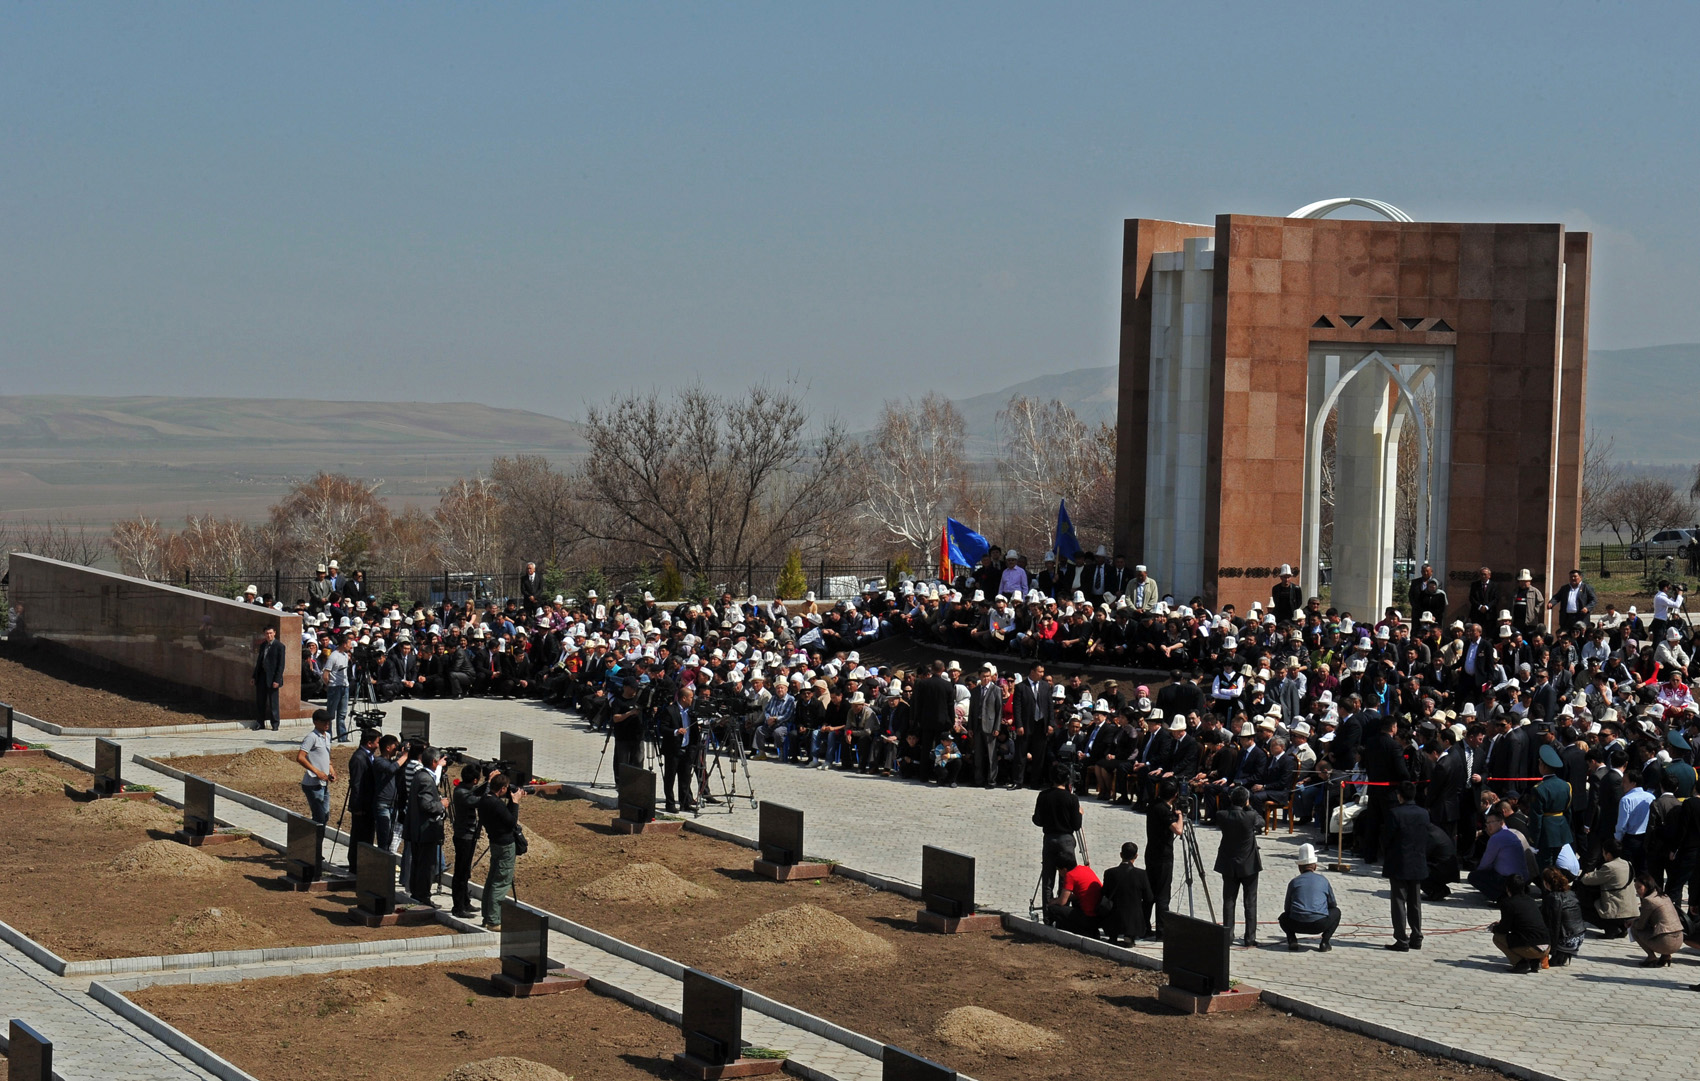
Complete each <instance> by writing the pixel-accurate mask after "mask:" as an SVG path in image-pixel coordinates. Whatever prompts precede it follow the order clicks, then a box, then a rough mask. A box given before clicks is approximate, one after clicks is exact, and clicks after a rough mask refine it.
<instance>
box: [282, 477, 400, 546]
mask: <svg viewBox="0 0 1700 1081" xmlns="http://www.w3.org/2000/svg"><path fill="white" fill-rule="evenodd" d="M383 483H384V482H383V481H381V480H380V481H372V482H368V481H365V480H359V479H356V478H354V477H349V476H345V475H343V474H341V473H319V474H317V475H316V476H314V477H313V478H312V479H310V480H304V481H302V482H300V483H299V484H297V485H295V487H293V488H291V489H290V490H289V494H288V495H286V496H284V497H283V499H282V500H280V501H279V502H278V503H277V504H275V505H274V506H273V507H272V508H271V521H272V525H273V526H275V527H276V528H277V531H278V534H279V536H280V537H282V538H283V539H284V540H285V541H286V542H287V543H288V544H289V546H290V547H291V549H292V550H293V554H294V555H296V556H298V557H301V558H305V559H307V560H308V561H311V562H324V561H325V560H329V559H340V560H342V561H343V562H353V561H355V560H357V559H360V558H361V557H363V556H365V555H366V554H367V552H368V551H369V550H371V548H372V546H373V544H374V542H375V540H376V539H377V537H378V536H379V535H381V534H382V533H383V530H384V525H385V522H386V521H387V520H388V518H389V511H388V510H387V509H386V508H385V507H384V504H383V503H382V502H381V501H379V499H378V496H377V491H378V489H379V488H380V487H381V486H382V485H383Z"/></svg>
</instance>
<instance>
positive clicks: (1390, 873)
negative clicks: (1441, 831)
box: [1381, 781, 1429, 953]
mask: <svg viewBox="0 0 1700 1081" xmlns="http://www.w3.org/2000/svg"><path fill="white" fill-rule="evenodd" d="M1395 791H1396V792H1397V793H1398V800H1399V802H1398V804H1397V805H1396V806H1394V807H1392V808H1390V809H1389V811H1388V813H1387V828H1386V831H1385V837H1386V842H1387V845H1386V851H1385V853H1384V855H1385V856H1386V858H1385V859H1384V860H1383V861H1382V865H1381V869H1382V873H1383V874H1385V875H1386V876H1387V877H1388V879H1389V880H1390V882H1391V885H1392V896H1393V941H1392V942H1391V943H1390V944H1388V946H1387V948H1388V949H1390V950H1395V951H1397V952H1399V953H1405V952H1406V951H1408V950H1420V949H1422V948H1423V901H1422V894H1421V890H1420V887H1421V886H1422V884H1423V880H1424V879H1426V878H1428V827H1429V818H1428V812H1427V811H1425V810H1423V809H1422V808H1421V807H1419V806H1417V785H1416V782H1415V781H1400V782H1399V785H1398V788H1397V789H1395ZM1407 925H1408V929H1407Z"/></svg>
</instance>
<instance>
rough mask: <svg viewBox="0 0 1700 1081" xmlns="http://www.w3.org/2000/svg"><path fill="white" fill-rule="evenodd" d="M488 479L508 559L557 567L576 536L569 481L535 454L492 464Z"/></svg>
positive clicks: (572, 492) (547, 461)
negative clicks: (499, 514) (503, 529)
mask: <svg viewBox="0 0 1700 1081" xmlns="http://www.w3.org/2000/svg"><path fill="white" fill-rule="evenodd" d="M490 479H491V481H493V482H494V484H495V494H496V498H497V499H499V500H501V502H502V520H503V522H504V524H505V526H506V528H507V533H508V537H507V542H508V551H507V552H506V553H505V554H506V555H507V556H508V558H509V559H512V560H516V561H517V560H526V559H529V560H535V561H536V562H538V563H540V564H543V565H545V566H547V565H549V564H555V565H557V566H558V565H559V564H560V562H561V560H562V559H563V558H565V557H566V554H567V552H568V551H569V550H570V549H571V547H572V544H573V542H574V541H575V540H577V539H578V536H579V534H578V533H577V531H576V530H574V528H573V524H572V523H573V517H574V515H573V504H574V499H575V495H576V491H575V489H574V487H573V482H572V478H570V477H568V476H567V475H566V474H565V473H563V472H561V471H560V470H558V469H556V468H555V467H554V466H552V465H550V464H549V460H548V459H547V458H545V457H543V456H542V455H540V454H519V455H515V456H514V457H512V458H497V459H495V460H494V461H492V462H491V463H490Z"/></svg>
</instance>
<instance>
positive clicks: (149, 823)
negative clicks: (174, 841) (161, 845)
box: [72, 799, 181, 830]
mask: <svg viewBox="0 0 1700 1081" xmlns="http://www.w3.org/2000/svg"><path fill="white" fill-rule="evenodd" d="M72 813H73V814H75V815H76V817H77V822H78V824H80V825H86V826H96V827H99V828H101V829H109V830H117V829H124V830H132V829H133V830H175V829H176V828H177V827H178V826H179V825H181V819H180V818H178V816H177V815H175V814H173V813H172V812H170V811H167V810H166V809H165V808H164V807H162V806H160V805H159V804H157V803H154V802H153V801H152V800H149V801H147V802H142V801H140V800H133V799H100V800H95V801H94V802H93V803H80V804H78V805H77V809H76V810H75V811H73V812H72Z"/></svg>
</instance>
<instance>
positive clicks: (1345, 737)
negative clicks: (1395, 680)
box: [1331, 692, 1376, 773]
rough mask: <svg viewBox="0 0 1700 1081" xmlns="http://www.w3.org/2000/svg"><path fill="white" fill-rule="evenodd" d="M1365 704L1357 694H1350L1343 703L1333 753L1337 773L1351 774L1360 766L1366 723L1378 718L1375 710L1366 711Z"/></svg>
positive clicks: (1335, 733)
mask: <svg viewBox="0 0 1700 1081" xmlns="http://www.w3.org/2000/svg"><path fill="white" fill-rule="evenodd" d="M1363 704H1364V703H1363V698H1362V697H1361V696H1359V695H1358V694H1357V693H1356V692H1353V693H1352V694H1348V695H1347V696H1346V698H1345V700H1344V701H1343V702H1342V703H1341V708H1342V712H1341V716H1340V724H1339V726H1338V727H1337V728H1335V729H1334V748H1333V751H1332V752H1331V753H1332V754H1333V758H1334V769H1335V770H1336V771H1337V772H1340V773H1347V772H1350V771H1351V769H1352V768H1353V767H1354V766H1356V765H1357V764H1358V747H1359V745H1360V744H1362V743H1363V740H1364V732H1365V730H1366V727H1367V726H1366V725H1365V723H1364V722H1365V721H1366V720H1368V721H1371V722H1373V721H1374V719H1375V716H1376V714H1375V711H1374V710H1369V711H1365V710H1364V708H1363Z"/></svg>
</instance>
